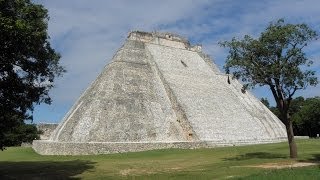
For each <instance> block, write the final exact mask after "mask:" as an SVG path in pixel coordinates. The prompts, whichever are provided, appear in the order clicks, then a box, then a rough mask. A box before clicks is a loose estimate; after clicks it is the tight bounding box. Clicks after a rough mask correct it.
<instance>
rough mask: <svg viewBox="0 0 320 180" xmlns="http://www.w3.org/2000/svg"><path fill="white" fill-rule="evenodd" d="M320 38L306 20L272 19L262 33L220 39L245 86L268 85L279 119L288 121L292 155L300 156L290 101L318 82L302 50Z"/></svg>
mask: <svg viewBox="0 0 320 180" xmlns="http://www.w3.org/2000/svg"><path fill="white" fill-rule="evenodd" d="M316 38H317V33H316V31H314V30H312V29H311V28H309V27H308V26H307V25H306V24H285V22H284V20H283V19H279V20H278V21H276V22H271V23H270V25H269V26H268V27H267V28H266V30H265V31H264V32H262V33H261V34H260V37H259V38H257V39H254V38H252V37H250V36H249V35H245V36H244V39H242V40H237V39H236V38H233V39H232V40H231V41H225V42H221V43H220V45H221V46H222V47H226V48H228V49H229V55H228V57H227V60H226V64H225V66H224V68H225V70H226V72H227V73H232V74H233V77H234V78H237V79H241V80H242V82H244V85H243V88H244V89H246V88H249V87H252V88H253V87H255V86H256V85H259V86H265V85H266V86H268V87H269V88H270V90H271V92H272V95H273V97H274V99H275V101H276V103H277V108H278V110H279V113H280V119H281V120H282V122H283V123H284V124H285V125H286V129H287V135H288V142H289V147H290V156H291V157H292V158H296V157H297V148H296V144H295V142H294V134H293V129H292V120H291V118H290V115H289V108H290V103H291V100H292V97H293V95H294V94H295V92H296V91H297V90H300V89H305V88H306V87H307V86H308V85H311V86H315V85H317V83H318V80H317V77H316V76H315V71H312V70H308V67H309V66H310V65H311V64H312V63H313V62H312V61H311V60H310V59H308V58H307V57H306V55H305V53H304V52H303V48H304V47H306V46H307V44H308V43H309V42H310V41H312V40H315V39H316Z"/></svg>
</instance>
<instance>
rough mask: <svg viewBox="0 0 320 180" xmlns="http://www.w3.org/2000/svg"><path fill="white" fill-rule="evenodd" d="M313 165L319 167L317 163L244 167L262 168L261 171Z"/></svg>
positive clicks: (282, 163)
mask: <svg viewBox="0 0 320 180" xmlns="http://www.w3.org/2000/svg"><path fill="white" fill-rule="evenodd" d="M315 165H319V163H314V162H281V163H265V164H260V165H252V166H245V167H256V168H263V169H284V168H295V167H306V166H315Z"/></svg>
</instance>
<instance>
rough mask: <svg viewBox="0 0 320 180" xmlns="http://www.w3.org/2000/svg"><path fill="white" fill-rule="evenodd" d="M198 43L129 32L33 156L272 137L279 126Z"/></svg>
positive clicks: (279, 133) (281, 133)
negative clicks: (213, 61)
mask: <svg viewBox="0 0 320 180" xmlns="http://www.w3.org/2000/svg"><path fill="white" fill-rule="evenodd" d="M241 88H242V85H241V84H240V83H239V82H238V81H237V80H232V79H231V78H230V79H229V80H228V76H227V75H226V74H222V73H221V72H220V71H219V70H218V68H217V67H216V65H215V64H213V63H212V61H211V59H210V58H209V57H208V56H207V55H206V54H204V53H203V52H202V51H201V46H191V45H190V43H189V42H188V41H187V40H186V39H184V38H182V37H180V36H178V35H174V34H171V33H148V32H139V31H134V32H131V33H130V34H129V36H128V38H127V40H126V42H125V43H124V45H123V46H122V47H121V48H120V49H119V50H118V51H117V52H116V54H115V55H114V57H113V59H112V61H111V62H110V63H109V64H108V65H107V66H106V67H105V68H104V70H103V72H102V73H101V74H100V75H99V76H98V78H97V79H96V80H95V81H94V82H93V83H92V84H91V85H90V86H89V88H88V89H87V90H86V91H85V92H84V93H83V94H82V95H81V96H80V98H79V99H78V100H77V102H76V103H75V104H74V105H73V107H72V108H71V109H70V111H69V112H68V113H67V114H66V116H65V118H64V119H63V120H62V122H61V123H60V124H59V126H58V127H57V128H56V129H55V131H54V132H53V134H52V135H51V137H50V138H49V139H48V140H37V141H34V142H33V148H34V149H35V151H36V152H38V153H40V154H47V155H54V154H61V155H69V154H70V155H75V154H104V153H116V152H129V151H143V150H151V149H163V148H202V147H216V146H232V145H244V144H258V143H273V142H279V141H284V140H286V131H285V126H284V125H283V124H282V122H281V121H280V120H279V119H278V118H277V117H276V116H274V115H273V114H272V113H271V112H270V111H269V110H268V108H266V107H265V106H264V105H263V104H262V103H261V102H260V101H259V100H258V99H256V98H255V97H254V96H253V95H251V94H250V93H249V92H241Z"/></svg>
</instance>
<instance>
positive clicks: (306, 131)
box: [292, 97, 320, 137]
mask: <svg viewBox="0 0 320 180" xmlns="http://www.w3.org/2000/svg"><path fill="white" fill-rule="evenodd" d="M292 119H293V122H294V129H295V131H296V133H297V134H299V135H303V136H310V137H316V136H317V134H320V98H319V97H315V98H308V99H306V100H305V101H302V102H300V103H299V109H298V110H295V113H294V114H293V115H292Z"/></svg>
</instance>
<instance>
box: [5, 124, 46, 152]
mask: <svg viewBox="0 0 320 180" xmlns="http://www.w3.org/2000/svg"><path fill="white" fill-rule="evenodd" d="M41 133H42V132H41V131H40V130H38V129H37V127H36V125H35V124H25V123H21V124H20V125H18V126H15V127H14V128H13V129H12V131H11V132H7V133H6V134H5V138H4V139H5V143H4V144H6V146H20V145H21V144H22V143H32V141H33V140H35V139H40V134H41Z"/></svg>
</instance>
